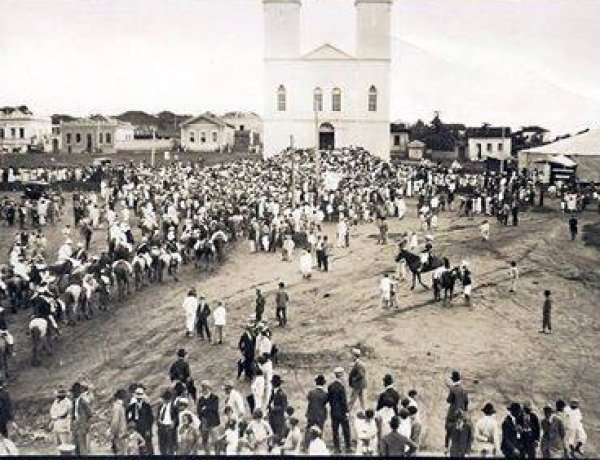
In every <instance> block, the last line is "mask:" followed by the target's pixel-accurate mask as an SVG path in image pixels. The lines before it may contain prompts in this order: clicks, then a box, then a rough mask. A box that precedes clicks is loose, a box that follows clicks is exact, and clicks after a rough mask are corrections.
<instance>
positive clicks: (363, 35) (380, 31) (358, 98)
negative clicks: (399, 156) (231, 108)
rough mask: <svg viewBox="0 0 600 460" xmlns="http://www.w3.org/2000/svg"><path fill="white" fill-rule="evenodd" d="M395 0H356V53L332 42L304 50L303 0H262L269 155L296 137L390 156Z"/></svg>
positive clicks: (307, 144) (299, 142) (300, 143)
mask: <svg viewBox="0 0 600 460" xmlns="http://www.w3.org/2000/svg"><path fill="white" fill-rule="evenodd" d="M350 1H351V0H348V2H350ZM392 2H393V0H354V5H355V8H356V44H357V46H356V50H355V53H354V54H353V55H352V54H349V53H347V52H344V51H342V50H340V49H338V48H336V47H335V46H332V45H330V44H323V45H322V46H320V47H318V48H316V49H315V50H313V51H311V52H309V53H306V54H302V53H301V47H300V42H301V30H300V16H301V10H302V3H301V0H263V8H264V105H265V106H264V153H265V156H271V155H275V154H277V153H279V152H281V151H282V150H284V149H285V148H286V147H288V146H289V144H290V139H291V138H292V139H293V142H294V146H295V147H298V148H311V147H314V146H315V144H318V145H319V147H320V148H321V149H324V150H328V149H332V148H341V147H350V146H358V147H363V148H365V149H367V150H369V151H370V152H371V153H373V154H375V155H377V156H380V157H384V158H388V157H389V149H390V132H389V126H390V125H389V123H390V117H389V99H390V96H391V95H390V64H391V57H392V50H391V36H390V30H391V7H392ZM331 20H332V21H335V18H331ZM315 120H316V121H315ZM315 124H316V126H315Z"/></svg>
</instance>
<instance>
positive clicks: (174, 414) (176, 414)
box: [156, 401, 179, 428]
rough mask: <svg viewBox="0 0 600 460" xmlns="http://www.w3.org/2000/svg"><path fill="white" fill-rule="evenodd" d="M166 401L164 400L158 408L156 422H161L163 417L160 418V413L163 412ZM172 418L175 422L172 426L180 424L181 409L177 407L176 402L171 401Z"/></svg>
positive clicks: (175, 426)
mask: <svg viewBox="0 0 600 460" xmlns="http://www.w3.org/2000/svg"><path fill="white" fill-rule="evenodd" d="M165 404H167V403H165V402H164V401H163V402H162V404H161V405H160V406H158V409H157V410H156V423H157V424H158V423H160V422H161V419H160V415H161V413H162V410H163V407H164V406H165ZM170 413H171V420H172V422H173V425H171V427H172V428H177V425H178V424H179V410H178V409H177V407H176V406H175V402H174V401H171V410H170Z"/></svg>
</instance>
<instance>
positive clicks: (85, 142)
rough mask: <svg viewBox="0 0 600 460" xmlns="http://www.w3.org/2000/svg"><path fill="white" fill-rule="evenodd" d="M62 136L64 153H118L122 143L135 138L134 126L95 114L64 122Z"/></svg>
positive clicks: (61, 128) (61, 129) (62, 150)
mask: <svg viewBox="0 0 600 460" xmlns="http://www.w3.org/2000/svg"><path fill="white" fill-rule="evenodd" d="M60 136H61V152H62V153H116V152H117V151H118V150H119V144H120V143H122V142H128V141H132V140H133V137H134V127H133V125H131V124H130V123H125V122H121V121H119V120H117V119H114V118H106V117H103V116H101V115H95V116H91V117H89V118H78V119H76V120H72V121H65V122H62V124H61V125H60Z"/></svg>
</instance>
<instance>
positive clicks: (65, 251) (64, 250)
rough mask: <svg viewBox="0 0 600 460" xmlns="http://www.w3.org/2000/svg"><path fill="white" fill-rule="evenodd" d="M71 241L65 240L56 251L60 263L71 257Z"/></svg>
mask: <svg viewBox="0 0 600 460" xmlns="http://www.w3.org/2000/svg"><path fill="white" fill-rule="evenodd" d="M72 244H73V241H71V239H70V238H67V239H66V240H65V242H64V244H63V245H62V246H61V247H60V248H59V249H58V260H59V261H60V262H64V261H66V260H67V259H69V258H70V257H71V256H72V255H73V248H72V247H71V245H72Z"/></svg>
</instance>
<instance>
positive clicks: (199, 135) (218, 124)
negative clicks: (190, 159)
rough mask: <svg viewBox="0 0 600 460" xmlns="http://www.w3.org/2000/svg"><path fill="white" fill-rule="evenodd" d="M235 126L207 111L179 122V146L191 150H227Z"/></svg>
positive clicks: (231, 144)
mask: <svg viewBox="0 0 600 460" xmlns="http://www.w3.org/2000/svg"><path fill="white" fill-rule="evenodd" d="M234 135H235V126H234V125H231V124H229V123H226V122H225V121H223V119H221V118H220V117H217V116H215V115H213V114H211V113H209V112H206V113H204V114H203V115H199V116H197V117H193V118H190V119H189V120H187V121H184V122H183V123H181V147H182V148H183V149H184V150H188V151H192V152H225V151H227V152H229V151H231V150H232V148H233V145H234Z"/></svg>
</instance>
